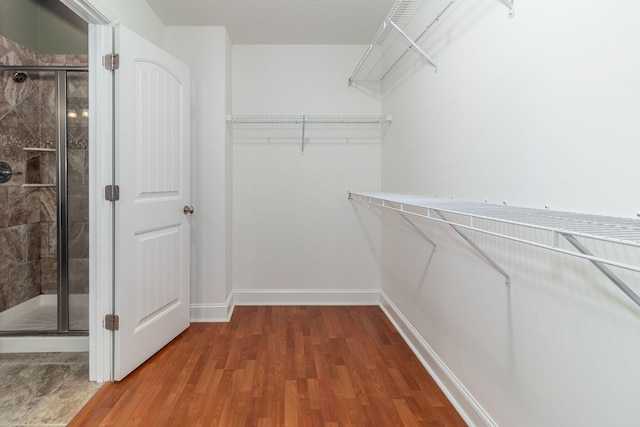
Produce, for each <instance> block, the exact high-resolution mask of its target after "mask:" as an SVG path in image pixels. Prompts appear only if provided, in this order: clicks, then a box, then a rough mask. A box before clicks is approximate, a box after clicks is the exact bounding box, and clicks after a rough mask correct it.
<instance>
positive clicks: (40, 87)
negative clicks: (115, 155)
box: [0, 36, 88, 311]
mask: <svg viewBox="0 0 640 427" xmlns="http://www.w3.org/2000/svg"><path fill="white" fill-rule="evenodd" d="M0 63H1V64H4V65H86V63H87V57H86V56H84V55H37V54H35V53H33V52H31V51H29V50H28V49H26V48H24V47H22V46H20V45H19V44H17V43H15V42H13V41H12V40H9V39H7V38H5V37H3V36H0ZM28 75H29V78H28V79H27V80H26V81H24V82H23V83H15V82H14V81H13V79H12V78H11V77H12V73H10V72H0V161H5V162H7V163H9V164H10V165H11V167H12V168H13V170H14V171H17V172H22V175H18V176H14V177H13V178H12V179H11V180H10V181H9V182H7V183H5V184H0V311H2V310H6V309H7V308H10V307H13V306H15V305H17V304H20V303H22V302H24V301H26V300H28V299H30V298H33V297H34V296H36V295H38V294H40V293H55V292H56V291H57V268H56V253H57V249H56V191H55V187H54V186H53V184H55V177H56V156H55V153H52V152H47V151H33V150H25V148H27V149H28V148H31V149H34V148H36V149H37V148H39V149H52V148H55V146H56V141H55V140H56V137H55V134H56V121H55V82H54V73H52V72H28ZM87 78H88V75H87V73H70V74H69V76H68V103H69V114H68V120H69V126H68V133H69V138H68V147H69V152H68V157H69V178H68V181H69V201H70V202H69V235H70V247H69V252H70V257H71V259H70V260H69V264H70V276H71V277H70V292H72V293H85V292H88V225H87V224H88V186H87V185H88V183H87V175H88V163H87V160H88V158H87V142H88V137H87V123H88V116H87V100H88V96H87V93H88V89H87V86H88V81H87ZM83 113H84V114H83ZM37 184H45V185H46V184H49V185H51V186H48V187H47V186H41V185H37ZM83 198H84V200H83Z"/></svg>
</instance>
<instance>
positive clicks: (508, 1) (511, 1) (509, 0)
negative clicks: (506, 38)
mask: <svg viewBox="0 0 640 427" xmlns="http://www.w3.org/2000/svg"><path fill="white" fill-rule="evenodd" d="M515 2H516V0H502V3H504V5H505V6H507V7H508V8H509V18H513V16H514V15H515V13H516V11H515Z"/></svg>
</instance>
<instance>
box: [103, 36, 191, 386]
mask: <svg viewBox="0 0 640 427" xmlns="http://www.w3.org/2000/svg"><path fill="white" fill-rule="evenodd" d="M116 33H117V34H118V36H117V40H116V41H117V46H119V49H118V53H119V55H120V58H119V59H120V65H119V69H118V70H116V71H115V73H116V74H115V75H116V96H117V97H118V98H119V99H118V98H117V99H116V105H117V111H116V159H117V162H116V176H117V177H118V178H119V179H118V185H119V186H120V200H119V201H118V202H117V203H116V257H115V258H116V276H115V277H116V284H115V302H116V307H115V311H116V314H118V316H119V318H120V325H119V330H118V331H117V332H115V349H114V350H115V351H114V356H115V357H114V379H116V380H120V379H122V378H124V377H125V376H126V375H127V374H129V373H130V372H131V371H133V370H134V369H135V368H136V367H138V366H139V365H140V364H142V363H143V362H144V361H145V360H147V359H148V358H149V357H150V356H152V355H153V354H154V353H155V352H157V351H158V350H159V349H161V348H162V347H163V346H164V345H166V344H167V343H169V342H170V341H171V340H172V339H173V338H175V337H176V336H177V335H178V334H180V333H181V332H182V331H184V330H185V329H186V328H187V327H188V326H189V286H190V285H189V215H185V213H184V206H186V205H189V204H190V200H189V69H188V67H187V66H185V65H184V64H182V63H181V62H179V61H178V60H176V59H175V58H173V57H172V56H170V55H169V54H168V53H166V52H164V51H162V50H161V49H159V48H158V47H156V46H155V45H153V44H151V43H150V42H148V41H147V40H145V39H143V38H142V37H140V36H138V35H137V34H135V33H133V32H132V31H130V30H128V29H127V28H125V27H122V26H119V27H118V29H117V30H116Z"/></svg>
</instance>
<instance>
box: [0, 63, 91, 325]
mask: <svg viewBox="0 0 640 427" xmlns="http://www.w3.org/2000/svg"><path fill="white" fill-rule="evenodd" d="M0 71H16V72H17V71H44V72H53V73H54V75H55V88H56V92H55V93H56V107H55V110H56V193H57V202H56V223H57V239H56V245H57V256H56V264H57V279H58V280H57V282H58V286H57V298H58V299H57V301H58V304H57V308H56V310H57V323H56V329H55V330H34V331H2V332H1V335H2V336H12V335H18V336H30V335H58V334H64V335H85V334H86V332H87V331H86V330H70V329H69V221H68V218H67V214H68V194H67V193H68V185H67V172H68V165H67V150H68V148H67V136H68V132H67V125H68V120H67V73H68V72H88V71H89V69H88V67H81V66H56V65H0Z"/></svg>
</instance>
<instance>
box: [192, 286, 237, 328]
mask: <svg viewBox="0 0 640 427" xmlns="http://www.w3.org/2000/svg"><path fill="white" fill-rule="evenodd" d="M234 307H235V303H234V294H233V292H232V293H231V294H230V295H229V298H227V301H226V302H224V303H221V304H191V305H190V310H191V321H192V322H228V321H229V320H230V319H231V315H232V314H233V308H234Z"/></svg>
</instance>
